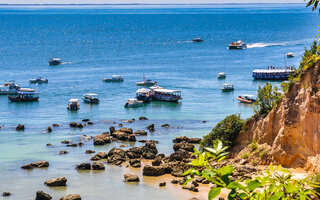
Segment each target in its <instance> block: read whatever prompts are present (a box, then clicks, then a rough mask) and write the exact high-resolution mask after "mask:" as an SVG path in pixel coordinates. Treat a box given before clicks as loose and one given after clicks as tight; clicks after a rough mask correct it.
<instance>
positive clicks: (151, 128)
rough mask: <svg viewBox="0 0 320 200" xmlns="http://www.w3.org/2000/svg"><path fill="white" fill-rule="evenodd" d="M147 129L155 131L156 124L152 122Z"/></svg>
mask: <svg viewBox="0 0 320 200" xmlns="http://www.w3.org/2000/svg"><path fill="white" fill-rule="evenodd" d="M147 129H148V130H149V131H150V132H154V131H155V129H154V124H150V125H149V126H147Z"/></svg>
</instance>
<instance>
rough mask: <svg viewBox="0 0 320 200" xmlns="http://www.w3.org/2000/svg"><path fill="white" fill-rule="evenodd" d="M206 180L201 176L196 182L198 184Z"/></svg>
mask: <svg viewBox="0 0 320 200" xmlns="http://www.w3.org/2000/svg"><path fill="white" fill-rule="evenodd" d="M203 180H205V179H204V178H203V177H201V176H197V177H196V178H195V179H194V181H196V182H198V183H202V181H203Z"/></svg>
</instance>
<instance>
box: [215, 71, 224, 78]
mask: <svg viewBox="0 0 320 200" xmlns="http://www.w3.org/2000/svg"><path fill="white" fill-rule="evenodd" d="M217 78H218V79H225V78H226V73H224V72H220V73H218V76H217Z"/></svg>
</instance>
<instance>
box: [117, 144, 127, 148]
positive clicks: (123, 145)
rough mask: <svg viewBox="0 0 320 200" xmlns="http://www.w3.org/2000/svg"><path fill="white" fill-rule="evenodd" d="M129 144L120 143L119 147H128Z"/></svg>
mask: <svg viewBox="0 0 320 200" xmlns="http://www.w3.org/2000/svg"><path fill="white" fill-rule="evenodd" d="M126 146H127V145H125V144H120V145H119V147H121V148H124V147H126Z"/></svg>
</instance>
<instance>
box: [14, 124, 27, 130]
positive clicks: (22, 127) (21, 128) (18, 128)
mask: <svg viewBox="0 0 320 200" xmlns="http://www.w3.org/2000/svg"><path fill="white" fill-rule="evenodd" d="M24 129H25V128H24V125H22V124H18V126H17V127H16V130H17V131H24Z"/></svg>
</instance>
